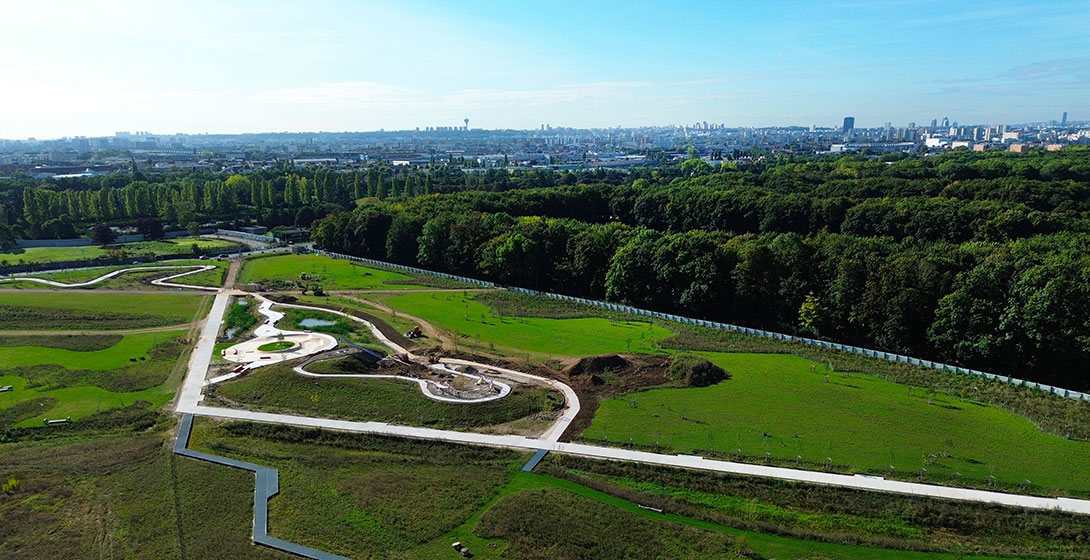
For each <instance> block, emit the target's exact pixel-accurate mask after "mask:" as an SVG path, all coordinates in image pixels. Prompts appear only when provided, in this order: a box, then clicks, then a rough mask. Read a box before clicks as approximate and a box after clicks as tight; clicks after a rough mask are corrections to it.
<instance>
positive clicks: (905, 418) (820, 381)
mask: <svg viewBox="0 0 1090 560" xmlns="http://www.w3.org/2000/svg"><path fill="white" fill-rule="evenodd" d="M706 355H707V357H708V358H709V359H711V360H712V361H713V362H715V363H716V364H718V365H719V366H721V367H723V368H724V369H726V370H727V371H729V372H732V373H733V378H732V379H730V380H728V381H725V382H721V383H719V384H717V385H713V386H711V387H706V388H700V389H694V388H686V389H654V390H650V391H644V392H638V393H631V394H627V395H623V396H620V397H617V398H614V399H610V400H607V401H604V402H602V403H601V406H600V408H599V410H598V412H597V414H596V416H595V419H594V421H593V423H592V424H591V426H590V427H589V428H588V429H587V430H585V431H584V432H583V437H584V438H586V439H589V440H603V441H609V442H611V443H613V444H618V443H627V442H631V443H634V444H637V445H643V446H662V447H665V448H668V449H670V450H673V451H677V452H682V453H694V452H695V453H698V454H699V453H701V452H704V451H708V450H710V451H714V452H716V453H719V454H721V455H732V454H735V453H738V451H737V450H739V449H740V450H741V451H740V455H742V456H745V457H747V458H748V460H750V461H754V460H758V461H760V460H763V459H764V458H765V457H769V458H771V459H773V460H776V461H778V462H780V463H785V464H791V463H793V462H795V461H796V460H798V461H799V462H803V463H806V464H807V465H808V466H809V468H822V467H823V464H824V463H825V462H826V458H831V459H832V463H834V464H835V465H836V466H837V468H842V469H846V470H849V471H853V472H871V473H876V474H884V475H888V474H891V473H890V472H889V466H890V465H892V466H893V467H894V468H895V471H894V472H893V473H892V474H897V475H899V476H901V477H916V476H919V475H920V474H921V468H923V469H926V475H924V478H925V479H926V480H950V479H952V478H955V476H954V473H961V477H962V478H963V479H965V481H966V482H968V481H969V480H970V479H972V480H975V481H976V482H977V483H983V482H985V481H986V479H988V477H989V476H994V477H995V478H996V479H997V481H999V482H1002V483H1006V485H1007V486H1009V487H1013V488H1014V489H1018V488H1017V487H1018V485H1020V484H1022V483H1023V482H1024V481H1025V480H1027V479H1028V480H1029V481H1030V483H1032V485H1034V486H1035V487H1037V488H1038V489H1043V490H1046V491H1048V490H1055V491H1067V492H1071V491H1074V492H1078V493H1081V494H1085V493H1088V492H1090V462H1087V461H1085V460H1084V459H1083V458H1085V457H1087V456H1090V442H1077V441H1072V440H1068V439H1063V438H1060V437H1058V436H1053V435H1049V434H1046V433H1044V432H1042V431H1041V430H1039V429H1038V428H1037V427H1035V426H1034V425H1033V424H1031V423H1030V422H1029V421H1028V420H1026V419H1024V418H1022V417H1019V416H1017V415H1015V414H1012V413H1009V412H1006V411H1002V410H999V409H997V408H993V407H988V406H983V405H981V404H978V403H974V402H971V401H962V400H957V399H953V398H951V397H948V396H945V395H942V394H929V393H928V392H927V391H926V390H923V389H918V388H917V389H912V388H909V387H905V386H903V385H898V384H895V383H891V382H888V381H884V380H882V379H879V378H876V377H873V376H869V375H863V374H858V373H853V374H845V373H833V372H830V371H829V370H828V369H827V368H826V366H825V365H823V364H817V363H815V362H811V361H809V360H805V359H803V358H800V357H797V356H790V355H774V354H717V353H707V354H706ZM811 368H813V370H811ZM826 375H828V382H826V380H825V379H826ZM798 457H801V459H797V458H798Z"/></svg>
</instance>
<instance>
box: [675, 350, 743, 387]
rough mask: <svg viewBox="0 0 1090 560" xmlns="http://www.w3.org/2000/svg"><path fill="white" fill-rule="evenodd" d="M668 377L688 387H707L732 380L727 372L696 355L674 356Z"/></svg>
mask: <svg viewBox="0 0 1090 560" xmlns="http://www.w3.org/2000/svg"><path fill="white" fill-rule="evenodd" d="M666 375H667V376H669V377H670V379H673V380H675V381H681V382H682V383H684V384H685V385H686V386H688V387H707V386H708V385H714V384H716V383H719V382H720V381H723V380H725V379H730V373H728V372H727V371H726V370H724V369H723V368H721V367H719V366H717V365H715V364H713V363H711V362H709V361H708V360H707V359H706V358H703V357H701V356H697V355H695V354H677V355H676V356H674V361H673V363H671V364H670V367H669V369H667V370H666Z"/></svg>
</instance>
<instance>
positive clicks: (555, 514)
mask: <svg viewBox="0 0 1090 560" xmlns="http://www.w3.org/2000/svg"><path fill="white" fill-rule="evenodd" d="M191 446H192V447H194V448H196V449H199V450H201V451H206V452H210V453H216V454H218V455H225V456H229V457H233V458H236V459H241V460H246V461H250V462H254V463H257V464H261V465H267V466H271V467H274V468H277V469H279V470H280V491H281V494H280V495H279V496H277V497H276V498H275V499H273V500H272V501H271V502H270V526H271V527H272V534H273V535H274V536H277V537H280V538H285V539H289V540H293V541H297V542H300V543H302V544H305V545H308V546H312V547H315V548H319V549H321V550H328V551H331V552H334V553H338V554H344V555H348V556H351V557H367V558H370V557H374V558H379V557H381V558H393V559H398V560H402V559H415V558H444V557H448V556H449V557H451V558H454V557H456V556H454V554H453V553H452V551H451V547H450V545H451V543H452V542H455V541H460V542H462V543H463V544H465V545H467V546H468V547H469V548H470V550H471V551H472V552H473V554H474V556H475V557H476V558H481V559H485V560H491V559H500V558H562V559H582V558H632V557H639V558H644V557H646V558H663V559H668V558H669V559H673V558H741V556H739V555H738V554H739V553H743V552H745V553H747V554H748V556H747V557H750V558H838V559H842V560H872V559H873V560H877V559H893V560H902V559H909V558H912V559H924V560H954V559H955V558H969V557H968V556H961V555H958V554H934V553H921V552H913V551H905V550H897V549H891V548H876V547H872V546H857V545H852V544H848V543H846V542H844V541H843V540H842V539H841V540H840V541H838V542H822V541H820V540H803V539H800V538H797V537H791V536H787V535H779V534H774V533H775V532H777V528H776V526H774V525H769V527H768V530H765V531H758V530H754V529H753V528H748V529H739V528H735V527H732V526H729V525H725V524H720V523H717V522H714V521H709V520H706V519H703V518H700V517H692V516H689V515H687V514H686V515H679V514H678V513H677V512H675V511H668V512H666V513H657V512H654V511H650V510H644V509H640V508H639V506H638V505H637V504H647V503H656V502H654V501H653V500H654V499H655V497H654V495H652V494H650V493H630V494H628V495H627V496H625V497H623V498H622V497H617V496H614V495H610V494H609V493H606V492H602V491H599V490H596V489H594V488H591V487H588V486H585V485H583V484H580V483H577V482H573V481H572V480H565V479H562V478H558V477H554V476H548V475H540V474H531V473H524V472H518V471H517V469H518V467H519V466H520V465H521V464H522V463H523V462H524V461H525V460H526V458H527V455H526V454H522V453H514V452H511V451H505V450H500V449H492V448H482V447H471V446H460V445H453V444H447V443H442V442H426V441H418V440H404V439H399V438H389V437H381V436H369V435H363V434H346V433H338V432H331V431H322V430H313V429H301V428H293V427H287V426H276V425H266V424H257V423H242V422H231V423H227V424H213V423H211V422H209V421H207V420H200V419H198V421H197V422H196V423H195V429H194V432H193V439H192V443H191ZM550 462H551V461H550ZM603 463H608V462H603ZM681 472H682V473H683V472H684V471H681ZM762 482H764V481H757V482H755V484H758V485H759V484H761V483H762ZM769 499H771V498H769ZM648 500H652V501H648ZM764 504H765V502H763V501H758V502H755V504H754V505H755V506H758V507H764ZM769 507H772V506H769ZM977 507H981V508H984V509H986V508H987V506H977ZM942 511H945V510H943V509H941V508H939V509H938V510H936V512H942ZM968 513H969V514H972V513H973V512H972V511H970V512H968ZM1008 513H1009V512H1008ZM818 517H819V518H823V519H824V520H825V522H826V525H825V530H826V532H831V533H836V531H835V529H834V528H835V524H836V522H837V521H838V520H839V519H840V518H839V517H838V516H836V515H835V514H832V513H828V514H827V513H820V514H818ZM864 517H865V515H864ZM873 519H874V522H875V523H881V522H882V516H881V514H877V515H874V516H873ZM946 538H947V539H948V540H947V541H946V542H942V543H941V544H939V545H938V546H937V547H936V548H940V549H945V550H954V551H957V550H961V551H966V550H968V547H965V546H962V545H961V544H960V543H958V542H956V540H955V539H954V537H953V536H950V535H947V537H946ZM835 539H836V536H835V535H834V539H833V540H835ZM979 558H993V557H979Z"/></svg>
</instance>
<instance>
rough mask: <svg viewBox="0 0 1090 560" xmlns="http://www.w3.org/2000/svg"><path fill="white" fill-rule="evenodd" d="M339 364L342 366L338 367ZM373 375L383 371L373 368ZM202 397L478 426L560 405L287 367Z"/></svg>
mask: <svg viewBox="0 0 1090 560" xmlns="http://www.w3.org/2000/svg"><path fill="white" fill-rule="evenodd" d="M356 364H357V362H356V359H355V358H343V359H340V360H329V361H324V362H318V363H315V364H313V365H311V366H309V369H310V370H312V371H314V372H318V373H342V372H346V371H353V372H356V373H358V372H359V371H361V369H360V368H361V367H362V366H360V367H357V368H356V369H355V370H352V369H351V368H352V367H353V366H355V365H356ZM339 365H341V366H342V367H344V368H349V369H347V370H342V369H339V368H338V366H339ZM375 373H386V372H382V371H375ZM205 394H206V395H207V396H206V401H208V402H215V400H216V399H217V398H219V397H223V398H224V399H227V400H228V401H229V402H233V403H240V404H241V405H242V406H244V407H246V408H250V409H260V410H267V411H273V412H287V413H293V414H305V415H311V416H314V415H320V416H323V417H327V418H343V419H347V420H374V421H380V422H392V423H395V424H404V425H412V426H430V427H435V428H460V429H466V428H483V427H486V426H491V425H495V424H502V423H506V422H511V421H515V420H518V419H520V418H524V417H527V416H531V415H533V414H536V413H538V412H541V411H543V410H551V409H552V408H554V407H556V406H560V405H562V404H563V398H562V397H561V396H560V395H559V394H558V393H555V392H548V391H546V390H545V389H537V388H531V389H526V390H517V391H513V392H512V393H511V394H510V395H508V396H507V397H504V398H502V399H497V400H494V401H488V402H483V403H468V404H466V403H445V402H440V401H436V400H434V399H429V398H427V397H425V396H424V395H423V394H421V393H420V387H419V386H418V385H417V384H416V383H412V382H409V381H402V380H397V379H352V378H327V379H318V378H313V377H304V376H302V375H299V374H297V373H295V372H294V371H292V369H291V366H290V365H285V364H275V365H270V366H265V367H260V368H257V369H254V370H253V371H251V372H249V373H247V374H246V375H245V376H243V377H239V378H237V379H233V380H230V381H227V382H225V383H221V384H219V385H216V386H214V387H212V386H209V387H207V388H206V389H205Z"/></svg>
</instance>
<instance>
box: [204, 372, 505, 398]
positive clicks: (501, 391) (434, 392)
mask: <svg viewBox="0 0 1090 560" xmlns="http://www.w3.org/2000/svg"><path fill="white" fill-rule="evenodd" d="M430 367H431V368H432V369H435V370H440V371H443V372H445V373H449V374H450V375H455V376H460V377H468V378H470V379H473V380H474V381H475V382H477V383H481V382H482V376H478V375H472V374H469V373H462V372H460V371H457V370H454V369H453V368H450V367H447V366H446V365H444V364H432V365H431V366H430ZM292 370H293V371H294V372H295V373H298V374H299V375H303V376H306V377H315V378H322V377H329V378H355V379H397V380H399V381H407V382H409V383H414V384H416V385H417V386H418V387H420V392H421V393H423V394H424V396H425V397H428V398H429V399H432V400H436V401H440V402H448V403H458V404H473V403H483V402H488V401H494V400H496V399H502V398H503V397H506V396H507V395H509V394H510V393H511V386H510V385H508V384H506V383H504V382H502V381H497V380H494V379H493V380H490V381H489V382H490V384H491V385H493V386H494V387H497V390H496V392H495V393H493V394H491V395H487V396H484V397H478V398H457V397H448V396H444V395H443V394H441V393H442V392H443V391H442V390H441V389H440V385H439V384H438V383H436V382H435V381H432V380H430V379H421V378H419V377H407V376H404V375H382V374H373V373H313V372H310V371H307V370H306V369H305V368H304V367H303V366H295V367H294V368H292ZM224 377H226V376H224ZM217 379H219V378H216V379H212V380H211V381H209V383H215V382H218V381H217ZM223 381H226V379H224V380H223Z"/></svg>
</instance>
